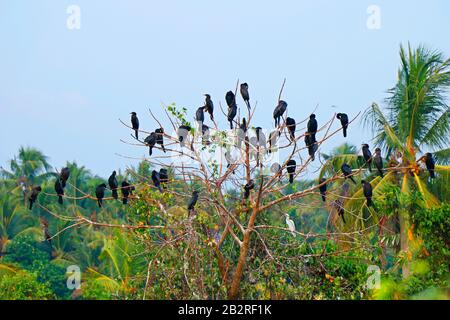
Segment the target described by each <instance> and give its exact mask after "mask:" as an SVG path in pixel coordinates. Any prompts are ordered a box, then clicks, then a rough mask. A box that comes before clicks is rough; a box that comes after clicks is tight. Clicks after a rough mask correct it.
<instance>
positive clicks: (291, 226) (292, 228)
mask: <svg viewBox="0 0 450 320" xmlns="http://www.w3.org/2000/svg"><path fill="white" fill-rule="evenodd" d="M284 215H285V217H286V224H287V226H288V229H289V231H291V234H292V235H293V236H294V237H295V236H297V235H296V234H295V223H294V221H293V220H292V219H291V218H290V217H289V215H288V214H287V213H285V214H284Z"/></svg>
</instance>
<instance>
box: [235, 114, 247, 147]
mask: <svg viewBox="0 0 450 320" xmlns="http://www.w3.org/2000/svg"><path fill="white" fill-rule="evenodd" d="M246 134H247V120H246V119H245V118H242V123H241V124H240V125H239V130H238V132H237V147H238V148H239V149H240V148H241V145H242V141H244V139H245V135H246Z"/></svg>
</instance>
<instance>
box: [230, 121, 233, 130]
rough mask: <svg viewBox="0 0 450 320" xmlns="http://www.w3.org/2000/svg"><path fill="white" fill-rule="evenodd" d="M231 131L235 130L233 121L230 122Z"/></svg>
mask: <svg viewBox="0 0 450 320" xmlns="http://www.w3.org/2000/svg"><path fill="white" fill-rule="evenodd" d="M230 129H233V120H231V121H230Z"/></svg>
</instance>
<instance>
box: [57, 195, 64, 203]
mask: <svg viewBox="0 0 450 320" xmlns="http://www.w3.org/2000/svg"><path fill="white" fill-rule="evenodd" d="M58 203H59V204H63V197H62V195H58Z"/></svg>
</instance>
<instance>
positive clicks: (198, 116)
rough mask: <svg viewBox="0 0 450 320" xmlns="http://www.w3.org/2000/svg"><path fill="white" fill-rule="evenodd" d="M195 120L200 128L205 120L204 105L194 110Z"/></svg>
mask: <svg viewBox="0 0 450 320" xmlns="http://www.w3.org/2000/svg"><path fill="white" fill-rule="evenodd" d="M195 121H197V123H198V126H199V128H201V127H202V125H203V122H204V121H205V113H204V107H200V108H198V109H197V111H196V112H195Z"/></svg>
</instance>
